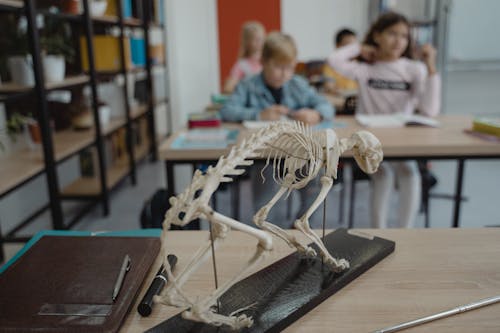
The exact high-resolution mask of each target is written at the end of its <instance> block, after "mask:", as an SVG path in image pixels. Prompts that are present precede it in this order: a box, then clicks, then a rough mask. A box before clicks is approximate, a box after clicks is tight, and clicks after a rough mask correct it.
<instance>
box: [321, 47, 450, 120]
mask: <svg viewBox="0 0 500 333" xmlns="http://www.w3.org/2000/svg"><path fill="white" fill-rule="evenodd" d="M360 49H361V46H360V45H359V44H357V43H356V44H350V45H347V46H344V47H342V48H340V49H338V50H336V51H334V52H333V53H332V54H331V55H330V56H329V57H328V62H329V64H330V66H332V67H333V68H334V69H335V70H337V71H338V72H339V73H341V74H343V75H345V76H347V77H349V78H352V79H355V80H356V81H358V84H359V98H358V109H357V110H356V112H358V113H361V114H375V113H396V112H402V113H405V114H412V113H413V112H414V111H415V110H416V109H418V110H419V111H420V112H421V113H422V114H424V115H427V116H436V115H437V114H438V113H439V109H440V107H441V79H440V77H439V75H438V74H434V75H431V76H429V75H428V72H427V68H426V66H425V65H424V64H423V63H422V62H420V61H414V60H410V59H408V58H400V59H398V60H396V61H389V62H386V61H377V62H375V63H374V64H368V63H363V62H358V61H355V60H351V59H352V58H355V57H357V56H358V55H359V53H360Z"/></svg>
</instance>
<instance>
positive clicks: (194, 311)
mask: <svg viewBox="0 0 500 333" xmlns="http://www.w3.org/2000/svg"><path fill="white" fill-rule="evenodd" d="M203 209H204V211H205V212H204V214H205V216H206V217H207V218H208V219H209V220H210V221H211V223H213V224H214V225H215V224H222V225H226V226H229V227H232V228H234V229H237V230H240V231H243V232H245V233H248V234H250V235H252V236H255V237H256V238H257V239H258V240H259V243H258V245H257V249H256V251H255V254H254V255H253V256H252V258H250V260H249V261H248V262H247V264H245V265H244V266H243V268H242V270H241V271H240V272H239V273H238V274H237V275H236V276H234V277H233V278H231V279H230V280H228V281H226V282H225V283H224V284H223V285H221V286H220V287H219V288H217V289H216V290H214V291H213V292H212V293H211V294H210V295H209V296H208V297H207V298H205V299H204V300H202V301H200V302H197V303H196V304H193V305H192V306H191V307H190V309H189V310H186V311H184V312H183V313H182V316H183V318H185V319H188V320H194V321H200V322H205V323H209V324H212V325H215V326H220V325H223V324H224V325H228V326H230V327H231V328H233V329H235V330H238V329H241V328H243V327H250V326H252V324H253V320H252V318H249V317H247V316H246V315H244V314H243V315H239V316H235V315H229V316H225V315H221V314H218V313H214V312H213V310H212V306H213V305H215V304H216V302H217V300H218V299H219V298H220V297H221V296H222V295H223V294H224V293H225V292H226V291H227V290H228V289H229V288H231V287H232V286H233V285H234V284H235V283H236V282H238V281H239V280H240V279H241V278H242V277H243V276H245V275H246V274H247V273H248V272H250V271H251V270H252V269H253V268H254V266H255V265H256V264H257V263H258V261H259V260H260V259H261V258H262V257H263V255H264V254H265V253H266V252H268V251H271V250H272V237H271V236H270V235H268V234H267V233H266V232H264V231H262V230H258V229H255V228H252V227H250V226H248V225H245V224H243V223H241V222H239V221H236V220H234V219H232V218H229V217H227V216H225V215H222V214H220V213H218V212H215V211H213V210H212V208H210V207H209V206H206V207H204V208H203ZM240 310H242V309H240ZM240 310H236V311H234V312H233V313H238V312H241V311H240Z"/></svg>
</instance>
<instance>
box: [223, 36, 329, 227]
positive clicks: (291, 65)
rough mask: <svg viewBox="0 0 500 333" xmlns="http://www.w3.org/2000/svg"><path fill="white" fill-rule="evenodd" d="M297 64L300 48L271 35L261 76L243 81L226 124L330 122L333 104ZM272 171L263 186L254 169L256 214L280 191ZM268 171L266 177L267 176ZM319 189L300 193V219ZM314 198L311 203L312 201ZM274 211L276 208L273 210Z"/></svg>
mask: <svg viewBox="0 0 500 333" xmlns="http://www.w3.org/2000/svg"><path fill="white" fill-rule="evenodd" d="M296 62H297V48H296V46H295V42H294V41H293V39H292V37H290V36H289V35H286V34H283V33H280V32H272V33H270V34H269V35H268V36H267V38H266V41H265V43H264V48H263V51H262V66H263V69H262V73H260V74H257V75H254V76H252V77H250V78H248V79H245V80H243V81H241V82H240V83H239V84H238V85H237V87H236V90H235V91H234V93H233V94H232V95H231V96H230V97H229V99H228V100H227V101H226V103H225V104H224V106H223V108H222V109H221V116H222V119H223V120H225V121H243V120H280V119H281V118H282V117H285V118H286V117H288V118H291V119H295V120H298V121H302V122H304V123H307V124H310V125H315V124H317V123H319V122H320V121H322V120H331V119H332V118H333V114H334V110H333V107H332V106H331V104H330V103H329V102H328V101H327V100H326V99H324V98H323V97H321V96H319V95H318V94H317V93H316V91H315V90H314V89H313V88H312V87H311V86H309V84H308V83H307V81H305V80H304V79H303V78H301V77H300V76H297V75H294V69H295V64H296ZM271 169H272V168H270V167H268V168H266V169H265V172H264V176H265V178H266V182H265V183H264V184H262V179H261V177H260V169H259V168H258V167H253V168H252V169H251V176H252V181H253V196H254V212H257V210H258V209H259V208H261V207H262V206H263V205H265V204H266V203H267V202H268V201H269V200H270V199H271V198H272V196H273V195H274V194H275V193H276V192H277V190H278V185H277V184H275V183H274V182H273V180H272V179H273V177H272V170H271ZM266 172H267V174H266ZM315 188H316V186H314V185H311V186H307V187H306V188H304V189H303V190H301V191H300V194H301V199H302V200H301V208H300V210H299V214H298V215H299V216H300V215H301V214H302V213H303V212H305V209H306V208H307V204H308V203H309V202H312V200H314V198H315V196H316V194H317V193H315V192H312V193H311V191H314V189H315ZM311 199H312V200H311ZM273 210H274V208H273ZM273 214H274V212H273V211H271V215H270V216H272V217H271V219H272V220H273V223H276V222H277V223H278V225H281V226H283V227H290V226H291V224H288V225H287V224H284V222H281V224H280V220H279V219H282V220H283V221H285V218H284V216H279V217H278V215H273Z"/></svg>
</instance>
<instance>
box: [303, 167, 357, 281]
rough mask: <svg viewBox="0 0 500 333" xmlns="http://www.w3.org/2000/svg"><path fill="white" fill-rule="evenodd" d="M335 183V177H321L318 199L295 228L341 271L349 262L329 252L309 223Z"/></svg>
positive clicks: (335, 269) (336, 269)
mask: <svg viewBox="0 0 500 333" xmlns="http://www.w3.org/2000/svg"><path fill="white" fill-rule="evenodd" d="M332 185H333V179H332V178H331V177H327V176H323V177H321V190H320V191H319V194H318V196H317V197H316V200H314V202H313V203H312V205H311V206H310V207H309V208H308V209H307V211H306V212H305V213H304V215H302V217H301V218H300V219H298V220H296V221H295V223H294V225H295V228H297V229H299V230H300V231H302V232H303V233H304V234H305V235H306V236H307V237H308V238H309V239H310V240H312V241H313V242H314V243H315V244H316V245H317V246H318V248H319V250H320V252H321V257H322V258H323V260H324V261H325V262H326V264H327V265H329V266H330V267H331V268H332V269H333V270H334V271H336V272H340V271H343V270H344V269H346V268H349V262H348V261H347V260H345V259H335V258H333V257H332V256H331V254H330V253H329V252H328V250H327V248H326V247H325V245H324V244H323V241H322V240H321V238H320V237H319V236H318V235H316V233H315V232H314V231H313V230H312V229H311V227H310V225H309V218H310V217H311V215H312V214H313V213H314V212H315V211H316V209H318V207H319V205H321V203H322V202H323V201H324V200H325V198H326V196H327V195H328V192H329V191H330V189H331V187H332Z"/></svg>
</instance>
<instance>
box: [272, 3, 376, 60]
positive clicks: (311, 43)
mask: <svg viewBox="0 0 500 333" xmlns="http://www.w3.org/2000/svg"><path fill="white" fill-rule="evenodd" d="M367 20H368V1H366V0H309V1H303V0H282V1H281V30H282V31H283V32H286V33H288V34H290V35H292V36H293V37H294V38H295V41H296V43H297V47H298V49H299V60H301V61H307V60H312V59H322V58H326V57H327V56H328V55H329V54H330V52H331V51H332V50H333V36H334V34H335V33H336V32H337V31H338V30H339V29H341V28H344V27H348V28H350V29H353V30H354V31H356V32H357V33H358V36H359V37H360V38H362V37H363V35H364V33H365V31H366V29H367V26H368V22H367Z"/></svg>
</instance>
